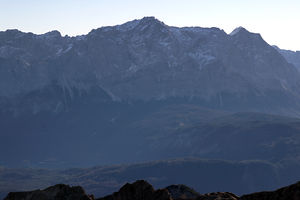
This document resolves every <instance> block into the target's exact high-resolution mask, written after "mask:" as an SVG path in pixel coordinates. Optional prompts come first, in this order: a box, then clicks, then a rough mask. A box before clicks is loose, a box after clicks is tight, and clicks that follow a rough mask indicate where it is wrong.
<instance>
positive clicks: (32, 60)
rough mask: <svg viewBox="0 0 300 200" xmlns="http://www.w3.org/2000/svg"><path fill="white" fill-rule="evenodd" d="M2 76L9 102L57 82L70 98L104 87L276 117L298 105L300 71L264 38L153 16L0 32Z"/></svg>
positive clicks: (137, 96)
mask: <svg viewBox="0 0 300 200" xmlns="http://www.w3.org/2000/svg"><path fill="white" fill-rule="evenodd" d="M0 72H1V73H0V97H8V98H12V97H15V96H18V95H24V94H28V93H29V92H32V91H35V90H42V89H43V88H45V87H48V86H49V85H51V84H53V82H55V83H57V85H58V86H59V87H61V88H63V89H64V91H68V92H70V93H72V90H73V89H77V90H80V91H87V90H89V88H91V87H99V88H101V89H104V90H105V91H106V92H107V93H109V94H110V95H111V96H112V97H113V99H114V100H123V101H136V100H143V101H149V100H163V99H167V98H189V99H191V98H193V99H195V98H196V99H199V101H200V102H202V103H203V104H210V106H212V107H220V108H225V109H235V110H243V109H256V110H263V111H264V110H266V111H270V110H273V111H274V110H276V111H278V112H282V110H289V111H287V112H291V110H295V108H297V109H298V107H300V106H299V105H298V103H297V102H298V99H299V95H300V90H299V88H300V87H299V86H300V75H299V72H298V71H297V70H296V69H295V67H294V66H292V65H291V64H289V63H288V62H286V60H285V59H284V58H283V57H282V56H281V55H280V54H279V53H278V52H277V51H276V50H275V49H274V48H272V47H271V46H269V45H268V44H267V43H266V42H265V41H264V40H263V39H262V37H261V36H260V35H259V34H254V33H250V32H248V31H247V30H245V29H243V28H238V29H237V30H235V31H234V33H232V34H230V35H227V34H226V33H225V32H224V31H223V30H220V29H218V28H200V27H185V28H177V27H170V26H167V25H165V24H164V23H163V22H160V21H158V20H157V19H155V18H153V17H145V18H143V19H141V20H134V21H131V22H128V23H125V24H122V25H118V26H113V27H102V28H99V29H96V30H92V31H91V32H90V33H89V34H87V35H84V36H77V37H61V35H60V33H59V32H57V31H53V32H49V33H46V34H43V35H34V34H32V33H22V32H20V31H17V30H8V31H5V32H1V33H0ZM254 104H255V105H254ZM279 104H280V106H279ZM297 109H296V110H297Z"/></svg>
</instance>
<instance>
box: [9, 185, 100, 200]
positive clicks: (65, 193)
mask: <svg viewBox="0 0 300 200" xmlns="http://www.w3.org/2000/svg"><path fill="white" fill-rule="evenodd" d="M93 199H94V198H93V196H88V195H87V194H85V192H84V190H83V189H82V188H81V187H79V186H77V187H70V186H68V185H64V184H58V185H55V186H52V187H49V188H46V189H44V190H35V191H31V192H11V193H9V194H8V195H7V197H6V198H5V199H4V200H93Z"/></svg>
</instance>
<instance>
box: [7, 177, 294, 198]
mask: <svg viewBox="0 0 300 200" xmlns="http://www.w3.org/2000/svg"><path fill="white" fill-rule="evenodd" d="M4 200H94V197H93V196H92V195H87V194H86V193H85V192H84V190H83V189H82V188H81V187H79V186H77V187H70V186H67V185H63V184H60V185H55V186H52V187H49V188H46V189H45V190H35V191H30V192H11V193H9V194H8V195H7V197H6V198H5V199H4ZM96 200H300V182H298V183H296V184H294V185H290V186H287V187H284V188H281V189H278V190H276V191H272V192H258V193H253V194H248V195H244V196H241V197H238V196H236V195H235V194H232V193H229V192H214V193H207V194H199V193H197V192H196V191H194V190H193V189H191V188H189V187H187V186H185V185H171V186H169V187H167V188H164V189H158V190H155V189H154V188H153V186H152V185H150V184H149V183H147V182H146V181H144V180H139V181H136V182H134V183H132V184H129V183H127V184H125V185H124V186H123V187H122V188H121V189H120V190H119V191H118V192H115V193H113V194H111V195H108V196H105V197H102V198H98V199H96Z"/></svg>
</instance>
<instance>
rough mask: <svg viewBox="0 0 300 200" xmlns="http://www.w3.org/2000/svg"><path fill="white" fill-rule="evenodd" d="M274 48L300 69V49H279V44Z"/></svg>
mask: <svg viewBox="0 0 300 200" xmlns="http://www.w3.org/2000/svg"><path fill="white" fill-rule="evenodd" d="M274 48H275V49H276V50H277V51H278V52H279V53H280V54H281V55H282V56H283V57H284V58H285V59H286V60H287V61H288V62H289V63H291V64H293V65H295V67H296V68H297V69H298V70H300V51H290V50H285V49H279V48H278V47H277V46H274Z"/></svg>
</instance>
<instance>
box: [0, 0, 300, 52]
mask: <svg viewBox="0 0 300 200" xmlns="http://www.w3.org/2000/svg"><path fill="white" fill-rule="evenodd" d="M144 16H155V17H156V18H157V19H159V20H161V21H163V22H164V23H165V24H168V25H173V26H201V27H219V28H221V29H224V30H225V31H226V32H227V33H230V32H231V31H232V30H233V29H234V28H235V27H238V26H243V27H245V28H246V29H248V30H249V31H251V32H259V33H261V34H262V36H263V38H264V39H265V40H266V41H267V42H268V43H270V44H276V45H278V46H279V47H280V48H284V49H291V50H300V0H148V1H145V0H126V1H125V0H124V1H122V0H0V30H1V31H3V30H6V29H19V30H22V31H25V32H33V33H45V32H48V31H50V30H59V31H60V32H61V33H62V35H66V34H67V35H80V34H86V33H88V32H89V31H90V30H91V29H93V28H99V27H101V26H106V25H115V24H120V23H123V22H126V21H129V20H133V19H138V18H142V17H144Z"/></svg>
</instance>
